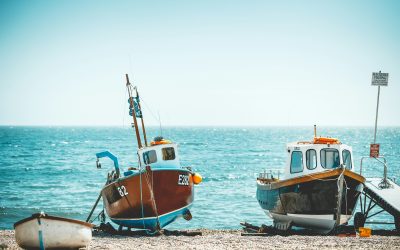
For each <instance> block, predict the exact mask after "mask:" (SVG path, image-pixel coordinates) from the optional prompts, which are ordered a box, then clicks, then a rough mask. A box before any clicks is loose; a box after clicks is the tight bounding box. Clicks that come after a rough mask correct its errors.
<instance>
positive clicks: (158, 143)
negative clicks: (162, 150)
mask: <svg viewBox="0 0 400 250" xmlns="http://www.w3.org/2000/svg"><path fill="white" fill-rule="evenodd" d="M171 143H172V142H171V141H170V140H164V139H162V140H160V141H152V142H150V145H151V146H156V145H161V144H171Z"/></svg>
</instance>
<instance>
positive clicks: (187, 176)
mask: <svg viewBox="0 0 400 250" xmlns="http://www.w3.org/2000/svg"><path fill="white" fill-rule="evenodd" d="M102 197H103V203H104V207H105V209H106V212H107V214H108V216H109V217H110V219H111V220H112V221H113V222H114V223H116V224H118V225H121V226H124V227H129V228H137V229H147V230H151V231H154V230H156V229H158V228H163V227H165V226H166V225H168V224H169V223H171V222H173V221H174V220H176V219H177V218H178V217H181V216H184V217H185V218H186V219H190V218H191V215H190V211H189V208H190V206H191V205H192V202H193V199H194V194H193V180H192V173H191V172H190V171H189V170H186V169H181V168H171V169H154V170H151V169H149V168H148V169H146V171H143V172H140V173H136V174H133V175H130V176H128V177H125V178H120V179H117V180H116V181H114V182H112V183H110V184H109V185H107V186H106V187H104V188H103V190H102ZM152 197H154V199H152Z"/></svg>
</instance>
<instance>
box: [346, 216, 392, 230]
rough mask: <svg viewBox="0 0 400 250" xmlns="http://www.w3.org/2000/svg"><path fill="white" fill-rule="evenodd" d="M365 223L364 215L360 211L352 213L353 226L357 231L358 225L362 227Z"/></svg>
mask: <svg viewBox="0 0 400 250" xmlns="http://www.w3.org/2000/svg"><path fill="white" fill-rule="evenodd" d="M364 224H365V216H364V214H363V213H361V212H357V213H356V214H355V215H354V228H355V229H356V230H357V231H358V229H359V228H360V227H364ZM396 228H397V227H396Z"/></svg>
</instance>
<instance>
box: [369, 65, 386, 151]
mask: <svg viewBox="0 0 400 250" xmlns="http://www.w3.org/2000/svg"><path fill="white" fill-rule="evenodd" d="M388 80H389V73H382V72H381V71H379V72H372V81H371V84H372V86H378V98H377V100H376V114H375V132H374V143H373V144H371V145H370V148H369V157H374V158H378V157H379V144H376V131H377V130H378V111H379V95H380V94H381V86H388Z"/></svg>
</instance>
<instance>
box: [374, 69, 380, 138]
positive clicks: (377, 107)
mask: <svg viewBox="0 0 400 250" xmlns="http://www.w3.org/2000/svg"><path fill="white" fill-rule="evenodd" d="M379 72H380V71H379ZM380 93H381V86H378V99H377V101H376V115H375V133H374V144H375V143H376V129H377V126H378V110H379V94H380Z"/></svg>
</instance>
